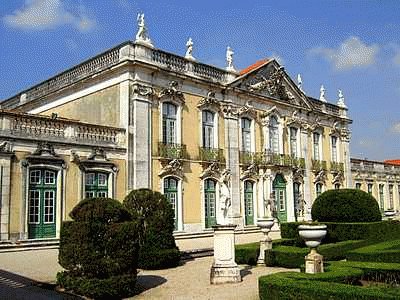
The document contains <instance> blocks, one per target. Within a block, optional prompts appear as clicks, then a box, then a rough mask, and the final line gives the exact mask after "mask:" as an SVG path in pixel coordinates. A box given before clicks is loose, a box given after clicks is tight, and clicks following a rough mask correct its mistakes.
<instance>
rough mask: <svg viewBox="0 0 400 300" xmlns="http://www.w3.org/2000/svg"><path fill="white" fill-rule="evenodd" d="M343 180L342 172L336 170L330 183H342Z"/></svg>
mask: <svg viewBox="0 0 400 300" xmlns="http://www.w3.org/2000/svg"><path fill="white" fill-rule="evenodd" d="M343 180H344V176H343V172H338V173H337V174H336V175H335V176H334V177H333V180H332V184H335V183H340V184H342V183H343Z"/></svg>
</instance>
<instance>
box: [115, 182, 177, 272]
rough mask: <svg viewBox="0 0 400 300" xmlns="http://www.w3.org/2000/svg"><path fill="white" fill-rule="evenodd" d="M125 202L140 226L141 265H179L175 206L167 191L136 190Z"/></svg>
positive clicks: (166, 266)
mask: <svg viewBox="0 0 400 300" xmlns="http://www.w3.org/2000/svg"><path fill="white" fill-rule="evenodd" d="M123 204H124V206H125V207H126V208H127V209H128V211H129V212H130V213H131V215H132V217H133V218H134V219H137V220H138V224H139V226H140V230H139V232H140V236H139V243H140V251H139V261H138V266H139V267H140V268H142V269H163V268H169V267H175V266H177V265H178V264H179V261H180V252H179V249H178V247H177V246H176V244H175V238H174V236H173V232H174V229H175V223H174V210H173V209H172V206H171V204H170V203H169V202H168V200H167V199H166V198H165V197H164V195H162V194H161V193H159V192H153V191H152V190H149V189H138V190H133V191H131V192H130V193H129V194H128V195H127V196H126V197H125V200H124V202H123Z"/></svg>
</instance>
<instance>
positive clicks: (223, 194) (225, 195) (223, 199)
mask: <svg viewBox="0 0 400 300" xmlns="http://www.w3.org/2000/svg"><path fill="white" fill-rule="evenodd" d="M231 205H232V202H231V171H230V170H229V169H226V170H224V171H223V172H222V175H221V178H220V190H219V206H220V212H219V213H218V215H217V223H218V224H219V225H226V224H228V218H227V216H228V210H229V208H230V207H231Z"/></svg>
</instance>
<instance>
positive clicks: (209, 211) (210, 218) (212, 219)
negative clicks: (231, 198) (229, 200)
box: [204, 179, 217, 228]
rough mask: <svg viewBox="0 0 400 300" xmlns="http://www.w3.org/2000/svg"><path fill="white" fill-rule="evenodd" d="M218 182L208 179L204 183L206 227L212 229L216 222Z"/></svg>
mask: <svg viewBox="0 0 400 300" xmlns="http://www.w3.org/2000/svg"><path fill="white" fill-rule="evenodd" d="M215 205H216V181H215V180H213V179H206V180H205V181H204V216H205V227H206V228H210V227H211V226H213V225H215V224H216V223H217V222H216V215H215V214H216V208H215Z"/></svg>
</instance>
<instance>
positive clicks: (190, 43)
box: [185, 38, 195, 60]
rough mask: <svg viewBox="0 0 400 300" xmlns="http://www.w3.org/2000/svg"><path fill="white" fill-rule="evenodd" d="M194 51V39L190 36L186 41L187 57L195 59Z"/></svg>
mask: <svg viewBox="0 0 400 300" xmlns="http://www.w3.org/2000/svg"><path fill="white" fill-rule="evenodd" d="M192 53H193V41H192V38H189V39H188V41H187V42H186V54H185V58H186V59H189V60H195V58H194V57H193V55H192Z"/></svg>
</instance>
